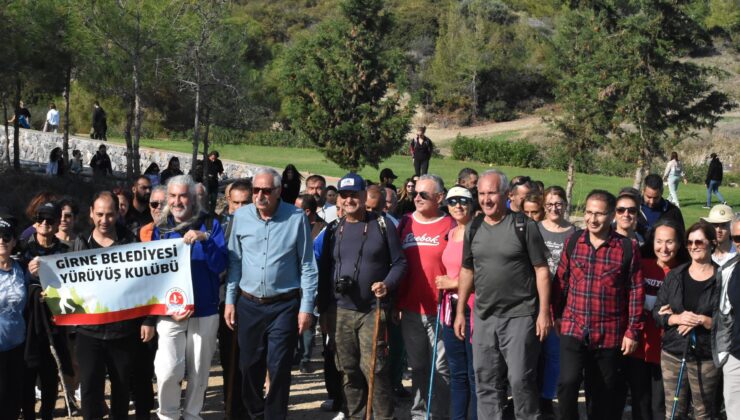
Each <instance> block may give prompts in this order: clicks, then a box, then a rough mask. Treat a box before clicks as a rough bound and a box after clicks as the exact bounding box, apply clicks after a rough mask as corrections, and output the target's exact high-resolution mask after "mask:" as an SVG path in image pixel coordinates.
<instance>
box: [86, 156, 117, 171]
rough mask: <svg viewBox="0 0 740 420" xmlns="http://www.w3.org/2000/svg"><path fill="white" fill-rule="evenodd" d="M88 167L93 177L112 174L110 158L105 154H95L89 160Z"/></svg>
mask: <svg viewBox="0 0 740 420" xmlns="http://www.w3.org/2000/svg"><path fill="white" fill-rule="evenodd" d="M90 167H91V168H92V170H93V173H94V174H95V175H109V174H112V173H113V167H112V166H111V163H110V156H108V154H107V153H100V152H95V155H94V156H93V157H92V159H91V160H90Z"/></svg>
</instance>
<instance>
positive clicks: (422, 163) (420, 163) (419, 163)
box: [414, 158, 429, 176]
mask: <svg viewBox="0 0 740 420" xmlns="http://www.w3.org/2000/svg"><path fill="white" fill-rule="evenodd" d="M427 172H429V159H416V158H414V175H415V176H422V175H426V174H427Z"/></svg>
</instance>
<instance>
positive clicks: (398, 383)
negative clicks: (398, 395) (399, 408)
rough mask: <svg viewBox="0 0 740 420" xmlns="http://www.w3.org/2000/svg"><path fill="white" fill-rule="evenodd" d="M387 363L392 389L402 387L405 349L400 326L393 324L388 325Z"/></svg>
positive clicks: (405, 365) (406, 365)
mask: <svg viewBox="0 0 740 420" xmlns="http://www.w3.org/2000/svg"><path fill="white" fill-rule="evenodd" d="M388 346H389V349H388V350H389V357H388V359H389V360H388V363H389V364H390V370H391V385H393V387H394V388H396V387H403V383H402V381H403V373H404V372H405V371H406V368H407V367H408V364H407V363H406V347H404V345H403V334H402V333H401V325H399V324H396V323H394V322H389V323H388Z"/></svg>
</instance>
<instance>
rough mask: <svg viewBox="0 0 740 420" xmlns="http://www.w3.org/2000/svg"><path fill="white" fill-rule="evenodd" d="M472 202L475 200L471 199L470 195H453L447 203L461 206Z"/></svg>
mask: <svg viewBox="0 0 740 420" xmlns="http://www.w3.org/2000/svg"><path fill="white" fill-rule="evenodd" d="M422 198H423V197H422ZM472 202H473V200H471V199H469V198H468V197H451V198H448V199H447V204H449V205H450V206H453V207H454V206H456V205H458V204H460V205H461V206H467V205H469V204H470V203H472Z"/></svg>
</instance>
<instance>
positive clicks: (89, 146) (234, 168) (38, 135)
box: [0, 128, 259, 178]
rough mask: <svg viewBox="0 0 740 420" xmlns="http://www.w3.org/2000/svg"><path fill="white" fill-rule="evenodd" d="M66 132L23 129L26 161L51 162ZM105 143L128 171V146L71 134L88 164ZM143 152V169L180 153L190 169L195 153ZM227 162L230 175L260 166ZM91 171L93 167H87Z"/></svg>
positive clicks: (1, 154)
mask: <svg viewBox="0 0 740 420" xmlns="http://www.w3.org/2000/svg"><path fill="white" fill-rule="evenodd" d="M62 137H63V136H62V134H61V133H59V134H55V133H43V132H41V131H36V130H25V129H21V130H20V135H19V143H20V158H21V160H22V161H25V162H37V163H39V164H40V165H42V166H45V165H46V163H47V162H48V161H49V153H50V152H51V151H52V149H54V148H55V147H62ZM101 144H105V145H106V147H107V149H108V156H110V160H111V165H112V166H113V171H115V172H118V173H122V174H125V173H126V154H125V153H126V146H125V145H123V144H120V143H111V142H104V141H100V140H91V139H89V138H84V137H78V136H69V155H70V158H71V157H72V151H73V150H75V149H77V150H79V151H80V152H82V161H83V163H84V164H85V166H86V167H87V165H89V163H90V159H92V157H93V155H94V154H95V152H96V151H97V150H98V147H99V146H100V145H101ZM0 145H1V146H2V147H0V162H2V161H4V160H5V129H4V128H0ZM139 153H140V155H141V170H142V172H143V171H144V170H145V169H146V168H147V166H149V164H150V163H152V162H156V163H157V165H159V169H160V170H164V168H166V167H167V162H168V161H169V160H170V158H171V157H173V156H177V157H178V158H179V159H180V167H181V168H182V170H183V171H188V170H190V167H191V162H192V156H191V155H190V154H186V153H178V152H171V151H165V150H158V149H150V148H147V147H142V148H140V149H139ZM10 159H11V161H12V159H13V129H12V128H10ZM221 161H222V162H223V165H224V172H225V173H226V176H227V177H228V178H245V177H251V176H252V174H253V173H254V171H255V170H256V169H257V168H258V167H259V165H253V164H249V163H242V162H235V161H230V160H224V159H223V158H222V159H221ZM87 169H88V170H89V167H87Z"/></svg>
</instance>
